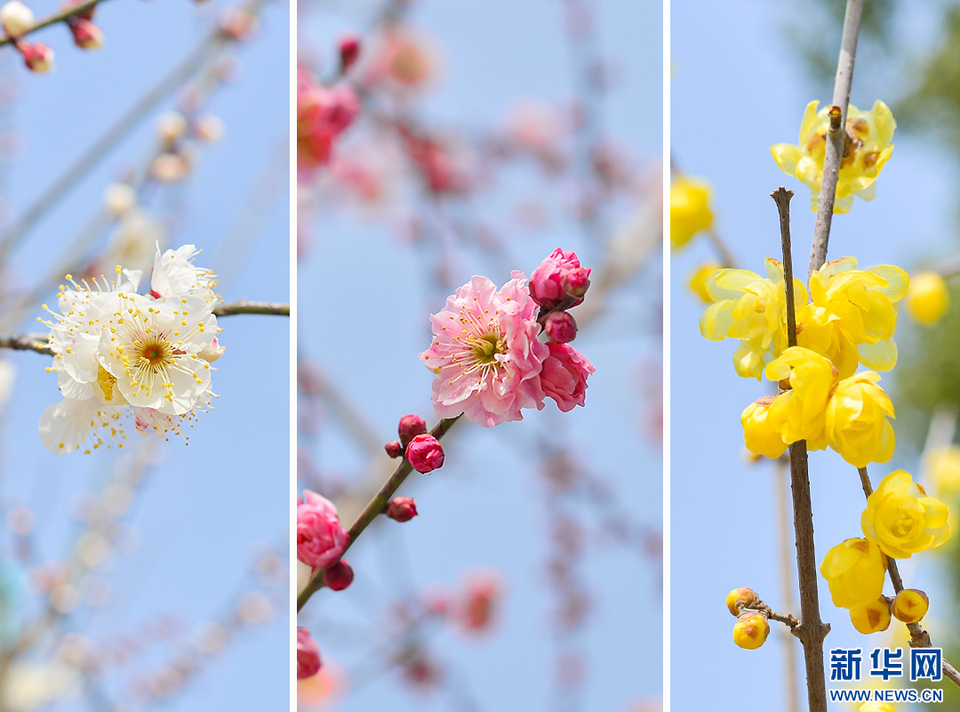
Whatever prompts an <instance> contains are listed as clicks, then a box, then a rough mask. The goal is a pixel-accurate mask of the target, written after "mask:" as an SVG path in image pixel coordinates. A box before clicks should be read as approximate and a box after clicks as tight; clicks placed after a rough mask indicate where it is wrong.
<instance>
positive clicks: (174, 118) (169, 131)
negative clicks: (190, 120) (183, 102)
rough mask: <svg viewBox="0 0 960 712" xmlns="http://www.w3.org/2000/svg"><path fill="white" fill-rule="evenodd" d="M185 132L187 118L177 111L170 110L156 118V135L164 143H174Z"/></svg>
mask: <svg viewBox="0 0 960 712" xmlns="http://www.w3.org/2000/svg"><path fill="white" fill-rule="evenodd" d="M186 132H187V119H186V117H184V115H183V114H181V113H180V112H177V111H170V112H167V113H166V114H164V115H163V116H161V117H160V118H159V119H157V135H158V136H159V137H160V140H161V141H163V142H164V143H165V144H167V145H170V144H172V143H176V142H177V141H179V140H180V139H181V138H183V136H184V134H185V133H186Z"/></svg>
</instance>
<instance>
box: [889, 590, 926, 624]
mask: <svg viewBox="0 0 960 712" xmlns="http://www.w3.org/2000/svg"><path fill="white" fill-rule="evenodd" d="M892 608H893V616H894V618H896V619H897V620H898V621H902V622H904V623H919V622H920V621H921V620H922V619H923V617H924V616H925V615H927V610H928V609H929V608H930V599H929V598H927V594H925V593H924V592H923V591H920V590H919V589H916V588H905V589H903V590H902V591H901V592H900V593H898V594H897V597H896V598H895V599H893V607H892Z"/></svg>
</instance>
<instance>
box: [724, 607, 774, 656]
mask: <svg viewBox="0 0 960 712" xmlns="http://www.w3.org/2000/svg"><path fill="white" fill-rule="evenodd" d="M768 635H770V623H768V622H767V617H766V616H764V615H762V614H760V613H755V612H750V613H744V614H743V615H741V616H740V617H739V618H737V622H736V623H734V624H733V642H734V643H736V644H737V645H739V646H740V647H741V648H745V649H747V650H756V649H757V648H759V647H760V646H761V645H763V644H764V642H766V640H767V636H768Z"/></svg>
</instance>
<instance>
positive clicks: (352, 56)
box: [340, 35, 360, 74]
mask: <svg viewBox="0 0 960 712" xmlns="http://www.w3.org/2000/svg"><path fill="white" fill-rule="evenodd" d="M359 56H360V38H359V37H357V36H356V35H348V36H346V37H342V38H341V39H340V72H341V74H342V73H345V72H346V71H347V70H348V69H350V67H352V66H353V65H354V63H355V62H356V61H357V58H358V57H359Z"/></svg>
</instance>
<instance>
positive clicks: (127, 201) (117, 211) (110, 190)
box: [103, 183, 137, 218]
mask: <svg viewBox="0 0 960 712" xmlns="http://www.w3.org/2000/svg"><path fill="white" fill-rule="evenodd" d="M103 203H104V206H105V207H106V209H107V212H108V213H110V216H111V217H113V218H118V217H120V216H121V215H123V214H124V213H125V212H127V211H128V210H130V208H132V207H133V206H134V205H136V204H137V191H136V190H134V188H133V186H131V185H130V184H128V183H112V184H111V185H109V186H107V189H106V190H105V191H104V193H103Z"/></svg>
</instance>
